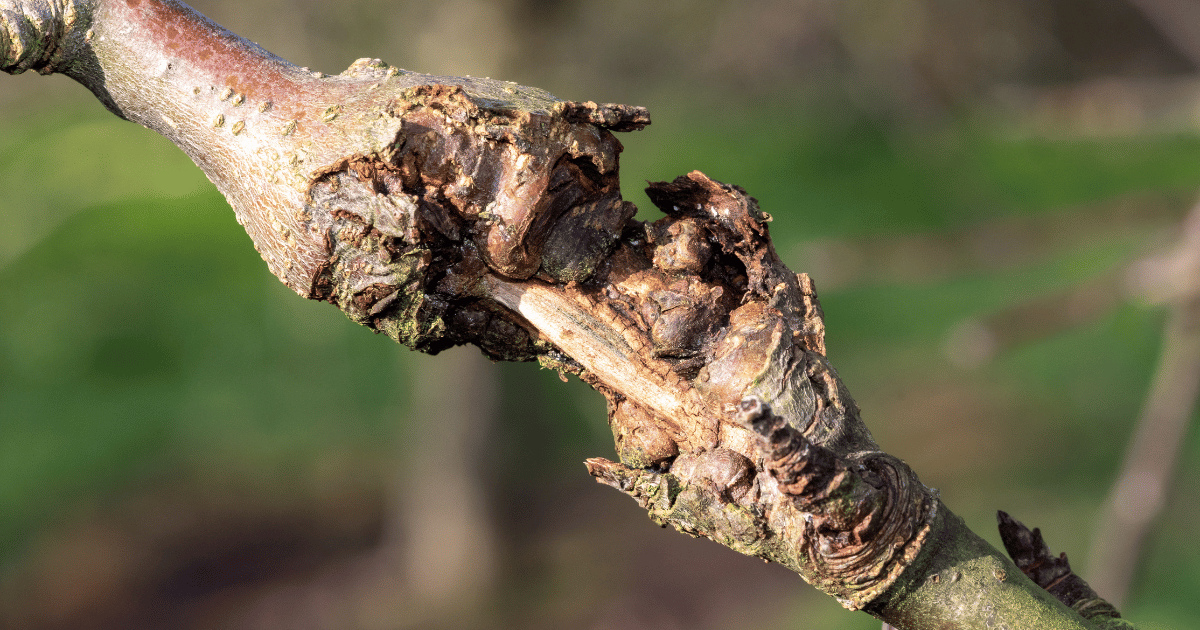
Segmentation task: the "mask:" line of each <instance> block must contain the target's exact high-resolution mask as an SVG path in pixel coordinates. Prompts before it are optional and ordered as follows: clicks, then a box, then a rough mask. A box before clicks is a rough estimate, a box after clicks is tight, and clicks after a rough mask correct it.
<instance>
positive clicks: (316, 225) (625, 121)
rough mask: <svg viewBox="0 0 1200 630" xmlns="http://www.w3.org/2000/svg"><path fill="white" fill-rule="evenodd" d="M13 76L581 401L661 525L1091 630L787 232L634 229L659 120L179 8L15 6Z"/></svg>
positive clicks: (613, 472)
mask: <svg viewBox="0 0 1200 630" xmlns="http://www.w3.org/2000/svg"><path fill="white" fill-rule="evenodd" d="M0 15H3V16H4V21H3V22H0V26H2V27H3V28H4V31H3V33H2V34H3V40H2V41H3V42H4V44H3V47H2V48H0V67H3V68H4V69H5V70H7V71H10V72H15V71H22V70H25V69H36V70H38V71H41V72H62V73H65V74H67V75H69V76H71V77H72V78H74V79H76V80H77V81H79V82H81V83H83V84H84V85H86V86H88V87H89V89H91V90H92V91H93V93H95V94H96V95H97V97H98V98H100V100H101V101H102V102H104V103H105V105H106V106H108V107H109V108H110V109H111V110H112V111H114V112H116V113H117V114H118V115H120V116H123V117H125V118H127V119H129V120H132V121H135V122H138V123H140V124H143V125H145V126H147V127H150V128H151V129H154V130H156V131H158V132H159V133H162V134H163V135H165V136H167V137H168V138H170V139H171V140H172V141H174V142H175V143H176V144H177V145H179V146H180V147H181V148H182V149H183V150H184V151H185V152H187V153H188V155H189V156H191V157H192V159H193V160H194V161H195V162H196V164H197V165H199V166H200V167H201V168H202V169H203V170H204V171H205V173H206V174H207V175H208V176H209V178H210V179H211V180H212V181H213V183H214V184H215V185H216V186H217V187H218V188H219V189H220V190H221V191H222V192H223V193H224V194H225V196H226V198H227V199H228V200H229V202H230V204H231V205H232V206H233V208H234V211H235V213H236V215H237V218H238V220H239V222H240V223H242V225H244V226H245V228H246V230H247V232H248V233H249V234H250V236H251V238H252V239H253V240H254V243H255V247H256V248H257V249H258V251H259V252H260V253H261V254H262V256H263V258H264V259H265V260H266V262H267V264H268V267H269V268H270V269H271V271H272V272H273V273H275V274H276V275H277V276H279V277H280V279H281V280H283V281H284V282H285V283H286V284H287V285H288V286H290V287H291V288H292V289H293V290H295V291H296V292H297V293H299V294H300V295H303V296H305V297H307V298H310V299H317V300H325V301H328V302H331V303H333V304H335V305H337V306H338V308H340V309H341V310H342V311H343V312H345V313H346V314H347V316H349V317H350V318H351V319H353V320H354V321H356V322H359V323H361V324H363V325H365V326H368V327H371V328H373V329H375V330H377V331H380V332H384V333H386V334H387V335H388V336H390V337H392V338H394V339H396V340H397V341H399V342H401V343H403V344H405V345H407V346H409V347H412V348H414V349H417V350H422V351H426V352H432V353H436V352H438V351H440V350H442V349H445V348H448V347H451V346H454V345H461V344H466V343H470V344H475V345H477V346H479V347H480V348H481V349H482V350H483V351H484V353H485V354H487V355H488V356H490V357H492V358H495V359H504V360H537V361H539V362H541V364H542V365H544V366H546V367H550V368H553V369H556V370H558V371H560V372H567V373H572V374H576V375H578V376H579V377H580V378H581V379H583V380H584V381H585V382H587V383H589V384H591V385H592V386H593V387H594V388H595V389H597V390H598V391H600V392H601V393H602V394H603V395H604V396H605V397H606V399H607V401H608V408H609V422H610V425H611V427H612V429H613V432H614V437H615V439H616V445H617V452H618V455H619V457H620V460H621V461H620V462H612V461H608V460H604V459H592V460H589V462H588V468H589V471H590V472H591V473H592V474H593V475H594V476H595V477H596V478H597V479H598V480H599V481H602V482H604V483H607V484H610V485H613V486H615V487H617V488H618V489H620V490H621V491H623V492H625V493H627V494H629V495H630V496H631V497H633V498H634V499H635V500H636V501H637V502H638V503H639V504H640V505H641V506H642V507H643V508H645V509H647V510H648V511H649V512H650V516H651V518H652V519H654V520H655V521H656V522H659V523H661V524H664V525H666V524H670V525H672V526H674V527H676V528H677V529H679V530H680V531H683V532H686V533H689V534H692V535H694V536H705V537H708V538H711V539H713V540H715V541H717V542H720V543H721V544H724V545H726V546H729V547H731V548H733V549H735V550H737V551H739V552H742V553H746V554H750V555H755V556H758V557H761V558H764V559H766V560H769V561H773V562H778V563H781V564H783V565H785V566H787V567H789V568H790V569H792V570H794V571H796V572H797V573H799V574H800V575H801V576H802V577H803V578H804V579H805V580H807V581H808V582H809V583H811V584H813V585H814V586H816V587H817V588H820V589H821V590H823V591H824V592H826V593H829V594H830V595H832V596H834V597H836V598H837V599H838V601H840V602H841V603H842V604H843V605H844V606H845V607H846V608H849V609H851V610H865V611H867V612H869V613H870V614H872V615H875V616H877V617H878V618H880V619H883V620H885V621H887V622H889V623H891V624H893V625H896V626H898V627H901V628H905V629H907V630H918V629H920V628H944V627H955V628H981V629H982V628H993V627H1003V626H1007V627H1012V628H1016V627H1023V628H1028V627H1037V628H1044V629H1068V628H1070V629H1083V628H1093V627H1098V626H1096V625H1095V624H1093V623H1091V622H1089V621H1087V620H1085V619H1084V618H1083V617H1080V616H1079V615H1078V614H1077V613H1075V612H1074V611H1072V610H1070V609H1069V608H1068V607H1066V606H1065V605H1063V604H1062V603H1061V602H1059V601H1058V600H1057V599H1055V598H1054V597H1052V596H1051V595H1050V594H1049V593H1048V592H1047V591H1046V590H1044V589H1042V588H1040V587H1038V586H1037V585H1036V584H1034V583H1033V582H1031V581H1029V580H1028V579H1027V578H1026V577H1025V576H1024V575H1023V574H1022V573H1021V571H1019V570H1018V569H1017V568H1016V566H1015V565H1013V564H1012V562H1011V561H1009V560H1008V559H1007V558H1006V557H1005V556H1004V555H1003V554H1002V553H1000V552H999V551H997V550H996V549H994V548H993V547H991V546H990V545H989V544H987V543H986V542H984V541H983V540H982V539H980V538H979V537H978V536H976V535H975V534H974V533H972V532H971V531H970V530H969V529H968V528H967V527H966V525H965V524H964V523H963V521H962V520H961V519H959V518H958V517H956V516H954V515H953V514H952V513H951V512H950V511H949V510H948V509H947V508H946V506H945V505H943V504H942V503H941V501H940V500H939V499H938V496H937V493H936V492H935V491H933V490H930V489H929V488H926V487H925V486H924V485H922V484H921V483H920V481H919V479H918V478H917V476H916V475H915V474H914V473H913V472H912V471H911V470H910V469H909V468H908V467H907V466H906V465H905V464H904V463H903V462H902V461H900V460H898V459H897V458H895V457H893V456H891V455H888V454H887V453H885V452H883V451H882V450H880V449H879V447H878V445H876V443H875V442H874V440H873V438H872V437H871V434H870V432H869V431H868V430H867V428H866V426H865V425H864V424H863V422H862V420H861V418H860V414H859V410H858V407H857V406H856V405H855V403H854V401H853V399H852V398H851V397H850V394H849V392H848V391H847V389H846V388H845V386H844V385H843V383H842V382H841V380H840V378H838V376H837V373H836V371H835V370H834V369H833V367H832V366H831V365H830V364H829V362H828V360H827V358H826V356H825V345H824V321H823V317H822V313H821V308H820V303H819V301H818V299H817V295H816V291H815V289H814V285H813V282H812V281H811V280H810V279H809V278H808V277H807V276H806V275H803V274H800V275H797V274H794V273H792V272H791V271H789V270H788V269H787V268H786V267H785V266H784V265H783V264H782V262H781V261H780V260H779V258H778V256H777V255H776V254H775V251H774V248H773V246H772V244H771V241H770V237H769V233H768V229H767V224H768V222H769V221H770V220H771V217H770V216H769V215H767V214H765V213H763V212H762V211H760V210H759V208H758V204H757V202H756V201H755V200H754V199H753V198H751V197H749V196H748V195H747V194H746V193H745V192H744V191H743V190H741V189H740V188H737V187H735V186H728V185H725V184H721V183H718V182H716V181H713V180H711V179H709V178H708V177H706V176H704V175H703V174H701V173H699V172H693V173H690V174H688V175H686V176H684V177H680V178H677V179H676V180H675V181H673V182H662V183H657V184H653V185H651V187H650V189H649V190H648V191H647V192H648V194H649V196H650V199H651V200H652V201H653V202H654V203H655V205H657V206H658V207H659V208H660V209H661V210H662V211H663V212H664V213H665V214H666V215H667V216H666V218H664V219H661V220H659V221H656V222H654V223H642V222H639V221H635V220H633V215H634V213H635V212H636V208H635V207H634V206H633V204H631V203H629V202H626V201H624V200H623V199H622V198H621V194H620V189H619V183H618V178H617V168H618V156H619V153H620V151H621V144H620V143H619V142H618V141H617V140H616V138H615V137H614V136H613V134H612V133H611V132H612V131H630V130H635V129H640V128H642V127H644V126H645V125H647V124H649V122H650V121H649V116H648V114H647V113H646V111H645V110H644V109H643V108H638V107H629V106H624V105H597V104H595V103H590V102H589V103H569V102H562V101H559V100H557V99H555V98H554V97H553V96H551V95H550V94H548V93H546V92H544V91H542V90H537V89H534V88H528V87H523V86H519V85H516V84H513V83H506V82H502V81H493V80H490V79H477V78H470V77H435V76H428V75H422V74H418V73H413V72H408V71H404V70H399V69H396V68H393V67H390V66H388V65H387V64H384V63H382V62H380V61H378V60H371V59H362V60H359V61H357V62H355V63H354V64H353V65H351V66H350V68H348V69H347V70H346V71H345V72H343V73H341V74H339V75H336V76H326V75H324V74H321V73H314V72H309V71H307V70H305V69H302V68H296V67H295V66H292V65H291V64H289V63H287V62H286V61H283V60H282V59H279V58H277V57H275V56H273V55H271V54H270V53H268V52H266V51H264V50H262V49H261V48H259V47H257V46H255V45H253V44H250V43H248V42H246V41H244V40H242V39H240V38H238V37H237V36H236V35H234V34H232V33H230V32H228V31H226V30H224V29H222V28H221V27H219V26H217V25H216V24H213V23H212V22H210V21H208V20H207V19H206V18H204V17H203V16H200V15H199V14H197V13H195V12H194V11H192V10H191V9H190V8H188V7H187V6H186V5H183V4H181V3H179V2H175V1H174V0H91V1H85V0H79V1H77V2H72V3H67V4H62V3H52V2H32V1H22V2H16V1H15V0H0Z"/></svg>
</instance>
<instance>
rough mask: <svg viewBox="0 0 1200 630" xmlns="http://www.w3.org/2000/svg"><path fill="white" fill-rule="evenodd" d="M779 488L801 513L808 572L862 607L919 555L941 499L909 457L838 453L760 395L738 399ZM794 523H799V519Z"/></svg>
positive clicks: (800, 539)
mask: <svg viewBox="0 0 1200 630" xmlns="http://www.w3.org/2000/svg"><path fill="white" fill-rule="evenodd" d="M739 412H740V414H741V419H742V422H743V424H744V425H745V426H746V427H747V428H749V429H750V430H752V431H753V432H754V433H755V435H757V436H758V439H759V449H760V452H761V453H762V457H763V463H764V466H765V468H766V471H767V472H768V473H769V474H770V476H771V478H772V479H773V480H774V482H775V489H776V490H777V491H778V492H779V493H781V494H782V495H783V496H784V497H786V498H787V499H790V502H791V505H792V507H794V508H795V510H797V511H798V512H799V516H800V519H799V520H802V521H803V525H802V526H801V527H799V528H797V529H796V530H794V531H798V532H800V533H799V536H798V540H796V541H795V544H797V545H799V546H800V547H801V548H802V549H803V550H804V551H805V555H807V556H810V557H811V559H812V560H814V561H815V563H816V565H817V566H815V567H814V568H813V570H811V571H810V572H806V573H802V575H804V577H805V579H807V580H809V582H810V583H812V584H813V585H814V586H817V587H818V588H820V589H822V590H824V591H826V592H828V593H830V594H832V595H834V596H835V597H837V598H838V600H839V601H840V602H841V603H842V605H843V606H846V607H847V608H851V609H858V608H862V607H863V606H865V605H866V604H868V603H870V602H871V600H873V599H874V598H875V597H877V596H879V595H880V594H882V593H883V592H884V591H886V590H887V589H888V588H889V587H890V586H891V585H892V583H893V582H895V580H896V579H897V578H898V577H899V576H900V574H901V573H902V572H903V571H904V569H905V568H907V567H908V566H909V565H910V564H911V563H912V561H913V559H914V558H915V557H916V554H917V551H919V550H920V548H921V545H922V544H923V542H924V539H925V537H926V535H927V534H928V532H929V531H930V528H931V525H932V522H933V518H934V516H935V514H936V509H937V501H936V499H935V498H934V497H933V496H932V495H931V493H930V492H928V491H927V489H925V487H924V486H922V485H921V484H920V482H918V481H917V480H916V476H915V475H914V474H913V472H912V471H911V470H910V469H909V468H908V466H906V465H905V464H904V463H903V462H901V461H899V460H897V459H895V458H893V457H891V456H889V455H887V454H885V453H882V452H878V451H869V452H859V453H852V454H848V455H839V454H838V453H835V452H834V451H832V450H830V449H827V448H824V447H822V446H819V445H817V444H814V443H813V442H811V441H810V440H809V439H808V438H806V437H805V436H804V435H803V434H802V433H801V432H800V431H799V430H797V429H796V428H794V427H792V426H790V425H789V424H788V423H787V422H786V421H785V420H784V419H783V418H781V417H779V416H777V415H775V414H773V413H771V409H770V407H769V406H768V405H766V404H764V403H763V402H762V401H761V400H759V399H758V398H757V397H749V398H746V399H744V400H742V402H741V403H740V404H739ZM793 522H794V521H793Z"/></svg>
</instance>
